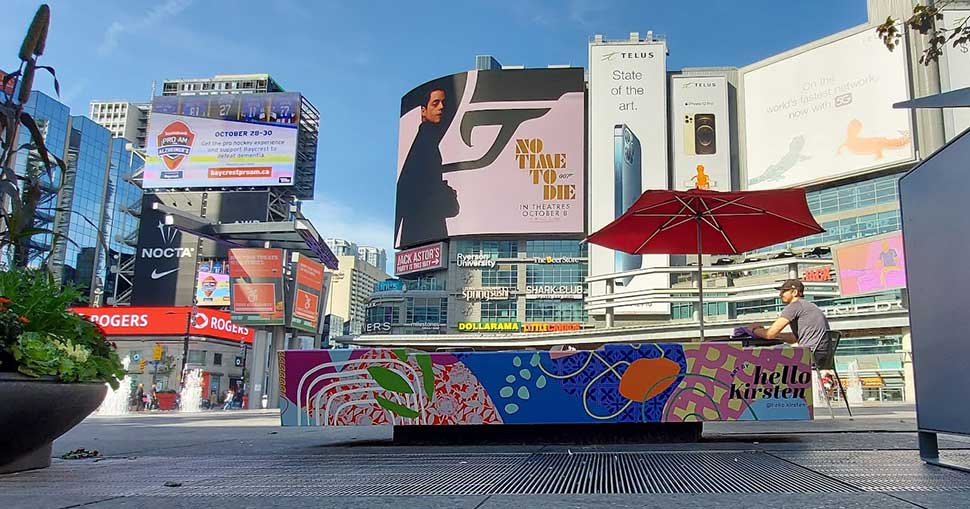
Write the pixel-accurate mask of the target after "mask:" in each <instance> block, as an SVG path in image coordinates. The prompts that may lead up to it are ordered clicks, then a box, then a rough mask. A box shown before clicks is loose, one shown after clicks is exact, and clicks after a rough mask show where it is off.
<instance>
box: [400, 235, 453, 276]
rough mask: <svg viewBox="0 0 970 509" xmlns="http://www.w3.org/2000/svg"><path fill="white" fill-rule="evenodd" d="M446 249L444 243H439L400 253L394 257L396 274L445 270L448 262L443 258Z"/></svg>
mask: <svg viewBox="0 0 970 509" xmlns="http://www.w3.org/2000/svg"><path fill="white" fill-rule="evenodd" d="M444 249H445V247H444V243H443V242H438V243H436V244H431V245H429V246H422V247H416V248H414V249H408V250H405V251H400V252H398V253H397V254H396V255H395V256H394V273H395V274H396V275H398V276H400V275H402V274H412V273H415V272H423V271H426V270H435V269H441V268H444V266H445V262H446V261H447V257H446V256H442V253H443V252H444Z"/></svg>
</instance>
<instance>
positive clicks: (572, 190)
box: [394, 68, 585, 249]
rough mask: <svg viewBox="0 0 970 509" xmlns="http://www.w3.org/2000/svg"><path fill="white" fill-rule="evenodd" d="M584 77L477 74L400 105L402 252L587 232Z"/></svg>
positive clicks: (539, 72)
mask: <svg viewBox="0 0 970 509" xmlns="http://www.w3.org/2000/svg"><path fill="white" fill-rule="evenodd" d="M583 109H584V94H583V70H582V69H579V68H568V69H523V70H501V71H471V72H467V73H461V74H454V75H451V76H445V77H443V78H439V79H436V80H434V81H430V82H428V83H425V84H424V85H421V86H420V87H418V88H416V89H414V90H412V91H410V92H408V93H407V94H406V95H405V96H404V98H403V99H402V100H401V119H400V136H399V140H398V166H397V209H396V213H395V230H394V233H395V246H396V247H397V248H399V249H403V248H408V247H414V246H417V245H420V244H424V243H427V242H431V241H436V240H441V239H444V238H447V237H452V236H458V235H478V234H522V233H575V234H582V233H583V214H584V203H585V192H584V173H585V157H584V153H583Z"/></svg>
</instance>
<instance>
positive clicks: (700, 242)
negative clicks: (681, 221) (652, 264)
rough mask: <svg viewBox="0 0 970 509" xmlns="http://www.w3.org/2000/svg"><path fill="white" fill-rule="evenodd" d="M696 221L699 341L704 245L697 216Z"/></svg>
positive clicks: (702, 318)
mask: <svg viewBox="0 0 970 509" xmlns="http://www.w3.org/2000/svg"><path fill="white" fill-rule="evenodd" d="M695 222H696V223H697V298H698V305H697V317H698V319H699V320H700V325H701V341H702V342H703V341H704V269H703V268H704V258H703V254H702V253H703V252H704V246H703V240H702V239H701V218H700V217H698V218H697V219H696V220H695Z"/></svg>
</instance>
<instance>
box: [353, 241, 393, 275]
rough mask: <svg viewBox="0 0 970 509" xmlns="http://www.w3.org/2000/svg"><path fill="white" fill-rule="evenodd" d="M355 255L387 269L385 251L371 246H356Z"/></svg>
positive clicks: (379, 267) (382, 268)
mask: <svg viewBox="0 0 970 509" xmlns="http://www.w3.org/2000/svg"><path fill="white" fill-rule="evenodd" d="M357 257H358V258H360V259H361V260H364V261H365V262H367V263H369V264H371V265H373V266H375V267H377V268H378V269H381V270H387V251H385V250H383V249H381V248H379V247H372V246H360V247H358V248H357Z"/></svg>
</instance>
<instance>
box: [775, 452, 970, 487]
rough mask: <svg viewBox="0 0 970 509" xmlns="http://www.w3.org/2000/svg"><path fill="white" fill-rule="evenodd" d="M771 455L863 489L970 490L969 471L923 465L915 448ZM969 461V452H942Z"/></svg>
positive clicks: (954, 460) (959, 460)
mask: <svg viewBox="0 0 970 509" xmlns="http://www.w3.org/2000/svg"><path fill="white" fill-rule="evenodd" d="M772 454H773V455H775V456H777V457H779V458H784V459H786V460H788V461H791V462H794V463H797V464H799V465H803V466H805V467H806V468H809V469H811V470H814V471H816V472H819V473H820V474H823V475H826V476H829V477H831V478H833V479H838V480H840V481H842V482H845V483H848V484H851V485H853V486H858V487H859V488H860V489H863V490H866V491H885V492H893V491H970V474H967V473H966V472H959V471H957V470H952V469H948V468H943V467H937V466H933V465H927V464H926V463H923V461H922V460H920V458H919V453H918V452H917V451H885V450H880V451H800V452H799V451H786V452H774V453H772ZM941 454H942V455H943V457H944V458H945V459H946V461H952V462H955V463H960V464H964V465H967V464H970V451H943V452H942V453H941Z"/></svg>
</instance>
